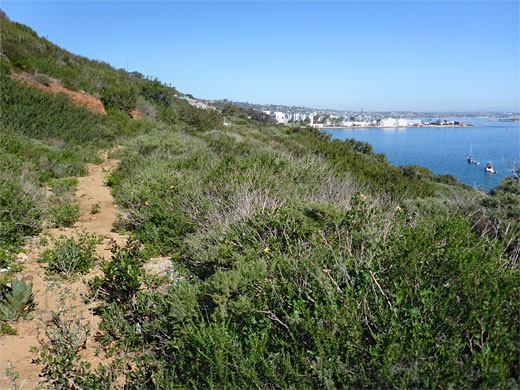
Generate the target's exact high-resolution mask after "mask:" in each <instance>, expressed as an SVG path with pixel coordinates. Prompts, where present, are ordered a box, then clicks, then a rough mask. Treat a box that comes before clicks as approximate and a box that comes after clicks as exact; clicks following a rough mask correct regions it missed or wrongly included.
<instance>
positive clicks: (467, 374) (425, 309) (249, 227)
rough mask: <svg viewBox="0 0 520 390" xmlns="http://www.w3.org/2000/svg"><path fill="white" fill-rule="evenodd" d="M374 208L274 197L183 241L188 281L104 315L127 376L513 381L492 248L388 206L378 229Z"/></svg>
mask: <svg viewBox="0 0 520 390" xmlns="http://www.w3.org/2000/svg"><path fill="white" fill-rule="evenodd" d="M380 213H381V211H380V210H375V209H373V208H372V207H371V205H370V204H369V203H368V201H367V200H365V199H364V198H363V197H361V196H359V197H356V198H355V200H354V203H353V206H352V208H351V209H349V210H342V209H341V208H337V206H334V205H332V204H323V205H302V206H301V207H283V208H281V209H278V210H270V211H266V212H265V213H258V214H255V215H254V216H252V217H251V218H249V219H247V220H245V221H241V222H237V223H234V224H232V225H230V226H229V227H228V228H227V229H225V230H224V232H215V234H212V233H211V232H209V233H208V234H207V235H205V236H204V237H199V239H198V240H196V241H194V240H189V241H187V244H188V246H187V249H186V251H183V254H182V255H181V259H182V260H181V261H182V262H183V263H185V265H187V266H188V267H189V268H190V269H191V270H192V271H193V272H194V276H195V278H194V279H193V281H184V282H178V283H177V284H174V285H172V286H171V287H170V291H169V292H168V294H167V295H166V296H163V295H158V294H155V293H148V294H147V293H141V295H140V296H139V297H138V299H137V304H136V306H134V307H133V308H132V309H131V310H132V314H130V313H129V312H127V313H128V314H125V315H121V314H120V315H118V316H117V318H118V321H116V322H117V323H118V324H119V325H118V324H116V323H114V322H112V323H111V326H112V328H111V332H112V334H113V335H114V336H115V335H118V337H124V338H125V340H126V342H128V343H129V344H126V342H125V344H126V345H130V346H132V345H133V346H135V348H136V349H137V350H140V351H142V350H143V347H142V344H143V343H144V345H145V347H144V351H147V352H146V353H145V356H144V358H143V359H141V364H140V368H139V369H138V370H137V371H136V372H135V373H134V374H133V375H134V381H135V382H134V385H135V386H136V387H138V388H139V384H143V383H145V381H147V383H148V385H147V388H174V387H177V386H186V384H188V387H193V388H200V387H203V388H211V387H219V388H220V387H230V388H243V387H251V386H254V387H266V386H268V385H269V384H271V385H272V384H276V385H277V386H280V387H286V386H296V387H303V388H324V387H325V388H338V387H356V388H357V387H369V388H374V387H381V386H386V387H421V388H431V387H435V388H437V387H450V386H454V387H461V386H463V387H473V386H483V387H488V386H496V385H497V384H501V386H503V387H511V388H512V387H514V386H515V380H514V379H512V378H514V376H511V373H512V372H515V370H517V369H518V360H517V350H518V347H519V343H518V339H517V337H516V331H515V329H516V327H517V324H516V318H517V317H518V315H519V314H520V311H519V305H518V302H519V299H520V289H519V287H518V286H519V285H520V284H519V282H520V280H519V273H518V270H517V269H516V270H514V271H513V270H511V269H509V268H508V267H507V266H506V262H507V258H506V257H504V255H503V251H502V248H500V246H498V245H496V243H495V244H494V243H492V242H490V241H489V240H488V239H486V238H478V237H476V236H475V235H474V234H473V233H472V232H471V225H470V223H469V221H468V220H467V219H464V218H460V217H457V218H452V217H451V218H444V217H443V218H438V219H434V220H431V219H428V220H425V221H423V222H415V223H414V225H416V226H415V227H412V226H410V222H411V221H409V220H407V219H406V217H405V216H404V215H396V216H395V217H396V218H397V219H396V220H394V221H393V224H392V226H393V231H392V232H391V233H390V234H387V233H384V231H383V230H382V229H378V228H382V227H383V226H385V225H386V224H387V223H388V222H389V221H388V219H387V218H388V217H384V215H382V214H380ZM356 232H358V233H357V234H356ZM461 243H464V244H461ZM197 280H199V281H200V282H197ZM484 302H485V304H484ZM120 307H121V306H120ZM111 310H112V313H113V312H114V310H117V309H116V308H113V309H111ZM143 318H147V319H148V320H147V321H146V322H142V319H143ZM492 324H493V325H492ZM138 325H139V326H138ZM136 326H137V327H138V328H140V333H139V332H138V334H136V332H135V331H134V332H133V334H132V332H131V329H135V327H136ZM114 327H115V328H116V329H114ZM164 335H167V337H164ZM180 346H182V347H180Z"/></svg>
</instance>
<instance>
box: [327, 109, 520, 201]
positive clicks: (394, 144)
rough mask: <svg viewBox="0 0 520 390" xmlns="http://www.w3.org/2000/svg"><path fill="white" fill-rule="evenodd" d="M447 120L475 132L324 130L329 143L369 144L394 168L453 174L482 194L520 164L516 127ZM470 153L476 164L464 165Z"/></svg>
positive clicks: (478, 120) (444, 129) (519, 132)
mask: <svg viewBox="0 0 520 390" xmlns="http://www.w3.org/2000/svg"><path fill="white" fill-rule="evenodd" d="M426 119H429V118H426ZM432 119H433V120H436V118H432ZM443 119H450V118H443ZM451 119H453V120H457V121H465V122H466V123H468V124H474V125H476V126H478V127H433V128H403V129H399V128H395V129H381V128H377V127H375V128H367V129H352V128H338V129H325V131H327V132H328V133H331V134H332V138H333V139H341V140H344V139H346V138H354V139H356V140H358V141H364V142H368V143H369V144H371V145H372V147H373V149H374V152H375V153H384V154H385V155H386V157H387V160H388V161H389V162H390V163H392V164H393V165H409V164H413V165H420V166H423V167H426V168H428V169H429V170H431V171H432V172H433V173H435V174H451V175H453V176H455V177H457V178H458V179H459V180H460V181H461V182H463V183H465V184H468V185H470V186H474V187H477V188H481V189H485V190H486V191H489V190H490V189H491V188H492V187H495V186H496V185H498V184H499V183H500V180H502V178H503V177H504V176H507V175H511V172H510V170H511V168H512V166H513V162H515V161H516V162H517V163H518V162H520V123H518V122H498V121H495V120H492V121H490V120H489V119H488V118H451ZM470 149H471V150H472V156H473V158H474V159H475V160H476V161H479V162H480V165H475V164H469V163H468V162H467V157H468V155H469V153H470ZM487 162H491V163H492V164H493V168H494V169H495V170H496V171H498V173H494V174H493V173H486V172H484V165H485V164H486V163H487ZM517 166H518V165H517Z"/></svg>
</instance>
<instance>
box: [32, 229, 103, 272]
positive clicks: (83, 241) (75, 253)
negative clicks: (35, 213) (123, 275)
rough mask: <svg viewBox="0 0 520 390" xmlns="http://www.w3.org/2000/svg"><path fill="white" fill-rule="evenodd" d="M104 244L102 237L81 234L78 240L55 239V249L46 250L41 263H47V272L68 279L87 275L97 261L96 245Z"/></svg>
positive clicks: (41, 257) (70, 238)
mask: <svg viewBox="0 0 520 390" xmlns="http://www.w3.org/2000/svg"><path fill="white" fill-rule="evenodd" d="M102 242H103V237H102V236H96V235H91V234H88V233H85V232H83V233H81V234H79V235H78V237H77V239H76V238H74V237H68V238H67V237H65V236H61V237H60V238H59V239H54V240H53V243H54V249H46V250H45V251H44V252H43V253H42V255H41V256H40V259H39V261H40V262H44V263H47V269H46V272H48V273H50V274H59V275H62V276H64V277H66V278H70V277H73V276H74V275H76V274H77V273H80V274H85V273H87V272H88V271H89V270H90V269H91V268H92V267H93V266H94V263H95V261H96V256H95V253H96V245H97V244H101V243H102Z"/></svg>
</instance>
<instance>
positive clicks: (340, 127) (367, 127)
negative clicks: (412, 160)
mask: <svg viewBox="0 0 520 390" xmlns="http://www.w3.org/2000/svg"><path fill="white" fill-rule="evenodd" d="M430 127H480V126H476V125H472V126H467V125H466V126H455V125H429V126H323V127H317V129H349V130H350V129H428V128H430Z"/></svg>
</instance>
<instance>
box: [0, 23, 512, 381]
mask: <svg viewBox="0 0 520 390" xmlns="http://www.w3.org/2000/svg"><path fill="white" fill-rule="evenodd" d="M0 36H1V39H2V46H1V53H0V66H1V72H0V73H1V85H0V88H1V96H2V98H1V101H0V113H1V116H0V149H1V152H2V153H1V154H0V245H1V247H2V251H1V253H0V268H2V269H3V271H4V272H2V273H0V290H1V291H0V294H1V295H0V326H1V328H0V351H2V354H0V355H1V356H0V364H1V367H0V370H2V375H0V380H3V381H4V382H3V383H2V382H0V383H1V385H0V386H11V385H16V386H18V388H21V389H23V388H32V387H34V385H35V382H38V381H41V383H42V385H43V386H44V387H47V388H58V387H59V386H62V387H61V388H70V389H73V388H84V389H95V388H96V389H97V388H99V389H112V388H127V389H173V388H252V387H255V388H291V387H295V388H346V387H354V388H380V387H384V388H388V387H391V388H409V387H414V388H438V387H443V388H444V387H482V388H489V387H500V388H516V387H518V385H519V379H518V378H519V375H520V362H519V355H518V350H519V349H520V341H519V339H518V333H519V323H518V318H520V305H519V302H520V287H519V286H520V273H519V262H518V260H519V256H520V244H519V242H520V235H519V222H520V220H519V215H520V181H519V179H518V178H507V179H505V180H504V182H503V183H502V184H501V185H500V186H499V187H498V188H496V189H494V190H493V191H492V192H491V193H490V194H486V193H484V192H481V191H476V190H474V189H473V188H470V187H468V186H465V185H462V184H461V183H460V182H458V181H457V180H456V179H455V178H454V177H452V176H449V175H443V176H436V175H433V174H432V173H431V172H430V171H428V170H427V169H425V168H421V167H417V166H402V167H394V166H392V165H391V164H389V163H388V162H387V161H386V158H385V156H384V155H381V154H375V153H373V151H372V148H371V146H370V145H369V144H366V143H362V142H357V141H355V140H346V141H339V140H334V141H332V140H331V139H330V137H328V136H327V135H326V134H325V133H322V132H320V131H319V130H317V129H312V128H305V127H300V126H297V127H287V126H282V125H275V124H273V123H272V122H270V121H269V120H268V119H267V118H265V116H263V115H262V114H261V113H258V112H255V111H249V110H245V109H243V108H240V107H236V106H234V105H232V104H226V105H223V106H222V107H221V109H220V110H214V109H207V110H206V109H200V108H197V107H194V106H193V105H191V104H190V103H189V102H188V101H187V100H186V99H184V98H183V96H184V95H183V94H180V93H179V92H178V91H177V90H176V89H175V88H172V87H170V86H168V85H166V84H163V83H161V82H160V81H159V80H157V79H150V78H147V77H144V76H143V75H141V74H139V73H136V72H133V73H128V72H125V71H124V70H121V69H119V70H117V69H114V68H112V67H111V66H110V65H109V64H106V63H103V62H99V61H94V60H90V59H87V58H85V57H81V56H78V55H74V54H72V53H69V52H67V51H66V50H64V49H61V48H59V47H57V46H56V45H54V44H52V43H51V42H49V41H47V40H45V39H43V38H41V37H38V35H37V34H36V33H35V32H34V31H32V30H31V29H30V28H29V27H27V26H24V25H21V24H18V23H15V22H11V21H9V20H8V19H7V17H5V15H4V17H3V18H2V20H1V30H0ZM20 79H24V80H30V82H21V81H20ZM50 85H55V87H54V88H55V89H57V88H63V89H64V90H66V91H71V92H66V91H65V93H61V94H55V93H52V92H53V91H51V90H49V89H50V88H51V87H50ZM73 92H78V93H80V94H85V95H86V96H87V95H88V97H89V99H90V98H92V99H94V100H95V101H97V102H101V104H102V105H103V109H104V111H105V113H104V114H103V113H101V112H100V110H94V111H93V110H92V109H91V107H88V106H87V105H82V104H81V103H80V102H78V101H75V100H74V98H73V96H75V95H74V93H73ZM135 110H137V112H139V113H140V115H139V116H141V117H140V118H137V119H134V117H135V116H136V115H135V114H131V113H135V112H136V111H135ZM103 180H104V181H105V184H106V185H108V186H109V188H110V194H111V195H110V194H108V191H106V190H107V188H106V187H104V186H103V183H102V182H103ZM100 191H101V192H100ZM103 191H105V192H103ZM99 193H103V194H104V195H103V197H102V198H101V197H100V198H99V199H98V198H96V196H97V195H95V194H99ZM110 196H112V197H113V200H112V199H111V197H110ZM115 207H117V218H116V217H115V214H116V208H115ZM115 218H116V219H115ZM114 219H115V221H114ZM94 222H95V223H94ZM98 222H99V223H98ZM81 228H83V229H85V231H84V232H83V233H82V232H81V231H80V229H81ZM60 229H61V230H60ZM62 233H64V234H65V235H66V237H63V238H60V237H59V236H60V235H61V234H62ZM98 234H102V237H99V236H98ZM70 237H72V238H70ZM126 239H127V240H126ZM19 252H23V253H25V254H29V255H30V256H27V259H25V260H24V261H23V262H20V261H19V260H18V259H17V254H18V253H19ZM32 255H34V258H33V256H32ZM21 277H24V278H25V281H27V282H28V281H29V280H32V281H33V282H34V283H33V284H32V285H31V287H27V286H26V285H24V286H21V285H18V284H17V283H16V280H17V278H21ZM40 277H41V283H40V282H37V280H40V279H38V278H40ZM11 278H14V279H15V280H14V283H13V282H11ZM31 288H32V289H33V290H31ZM31 292H37V294H36V296H31ZM66 296H70V300H69V301H68V302H66V304H65V303H60V302H62V301H60V297H62V298H63V299H65V298H66ZM50 298H52V299H53V300H54V302H55V304H54V306H52V307H51V306H47V307H46V306H45V305H46V303H47V301H49V299H50ZM52 299H50V300H51V301H52ZM81 312H83V314H82V315H83V317H81V315H80V313H81ZM82 318H83V319H82ZM86 318H90V319H91V320H90V322H88V321H86V320H85V319H86ZM16 333H18V335H16ZM36 334H40V335H41V337H35V335H36ZM30 337H32V339H31V340H34V341H35V345H32V346H33V347H37V348H38V350H39V352H38V354H36V353H33V354H31V352H29V350H28V348H27V347H28V346H27V345H26V343H22V342H18V341H20V340H28V339H30ZM38 339H39V342H38ZM7 346H14V347H10V350H11V352H12V351H16V349H17V348H18V349H19V350H18V351H16V352H17V353H18V356H24V358H23V359H22V358H20V359H19V360H18V363H16V364H14V363H13V361H11V363H13V364H9V362H8V361H7V360H4V359H5V358H4V356H6V355H5V351H7V350H8V347H7ZM2 348H3V349H2ZM31 357H32V358H34V359H36V361H35V362H34V363H32V362H30V361H29V360H31ZM24 359H25V363H24V364H22V362H23V361H24ZM98 363H99V364H100V365H99V366H97V364H98ZM31 370H32V373H34V372H40V374H41V376H40V377H38V378H36V377H34V375H33V376H30V374H31ZM8 373H9V375H8ZM4 374H5V375H4ZM16 374H18V375H19V377H18V378H17V377H16ZM31 386H32V387H31Z"/></svg>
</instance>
